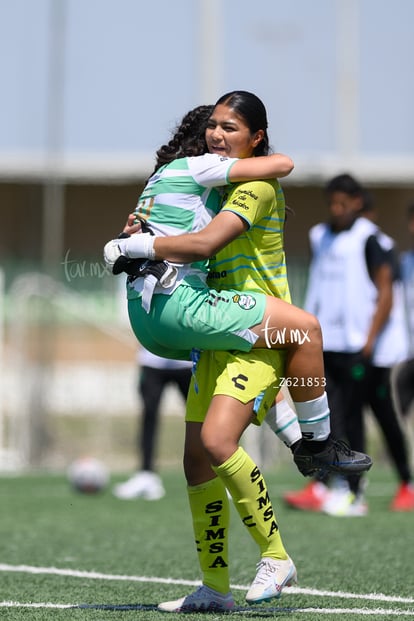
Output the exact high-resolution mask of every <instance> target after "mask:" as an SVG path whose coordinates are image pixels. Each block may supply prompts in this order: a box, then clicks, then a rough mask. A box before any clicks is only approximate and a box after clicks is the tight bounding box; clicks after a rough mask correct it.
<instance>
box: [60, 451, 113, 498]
mask: <svg viewBox="0 0 414 621" xmlns="http://www.w3.org/2000/svg"><path fill="white" fill-rule="evenodd" d="M67 476H68V480H69V483H70V484H71V486H72V487H73V489H75V490H76V491H77V492H82V493H83V494H96V493H98V492H101V491H103V490H104V489H105V487H106V486H107V485H108V482H109V473H108V470H107V469H106V467H105V466H104V464H103V463H102V462H101V461H99V459H95V458H94V457H80V458H79V459H76V460H75V461H74V462H72V463H71V464H70V466H69V468H68V471H67Z"/></svg>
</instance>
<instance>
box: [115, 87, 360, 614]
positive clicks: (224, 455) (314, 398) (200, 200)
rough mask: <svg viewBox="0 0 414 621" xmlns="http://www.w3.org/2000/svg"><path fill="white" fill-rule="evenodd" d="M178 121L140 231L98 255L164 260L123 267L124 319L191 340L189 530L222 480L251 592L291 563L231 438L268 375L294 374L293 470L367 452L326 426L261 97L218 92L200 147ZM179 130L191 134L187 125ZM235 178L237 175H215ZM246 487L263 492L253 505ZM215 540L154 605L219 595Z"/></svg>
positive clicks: (314, 341) (249, 466) (320, 374)
mask: <svg viewBox="0 0 414 621" xmlns="http://www.w3.org/2000/svg"><path fill="white" fill-rule="evenodd" d="M187 121H188V119H187ZM190 125H191V123H190V124H188V123H187V124H186V123H184V124H183V125H182V126H181V128H180V131H178V132H177V134H176V136H175V137H174V138H173V140H172V141H171V142H170V143H169V146H170V153H169V154H168V153H167V159H164V161H163V160H162V156H163V155H165V153H166V152H168V149H167V150H166V151H163V150H160V151H159V152H158V155H159V156H161V158H160V157H159V161H158V164H159V165H161V164H165V165H164V166H161V167H160V168H158V166H157V167H156V172H155V174H154V175H153V176H152V177H151V178H150V179H149V181H148V183H147V186H146V188H145V189H144V192H143V194H142V196H141V197H140V200H139V202H138V206H137V214H136V215H137V216H138V217H139V218H140V219H143V220H144V221H145V225H146V226H149V227H150V229H151V232H149V233H145V232H144V233H140V234H134V235H131V236H130V237H127V238H124V239H117V240H112V241H111V242H108V244H107V245H106V247H105V257H106V261H107V263H108V264H109V265H115V267H116V264H117V262H119V260H121V261H122V260H123V261H125V259H126V260H127V261H128V260H131V259H134V258H148V259H150V261H153V260H156V261H158V260H163V259H167V260H168V261H169V262H170V267H171V268H172V270H173V271H172V272H170V273H169V276H171V275H172V278H170V281H169V282H167V283H165V282H164V285H165V286H164V287H163V286H162V283H161V284H159V283H157V284H155V288H154V275H153V274H150V276H149V277H148V276H145V277H143V278H140V277H138V278H133V277H132V278H131V281H130V283H129V285H128V298H129V302H128V306H129V314H130V319H131V325H132V327H133V329H134V332H135V334H136V336H137V338H138V339H139V340H140V341H141V342H142V343H143V345H145V347H147V348H148V349H150V350H151V349H153V350H154V353H157V354H159V355H164V356H167V357H174V358H177V357H188V355H189V354H188V352H189V350H191V349H193V348H196V349H200V350H203V353H202V354H201V357H200V360H199V362H198V365H197V371H196V380H193V389H192V390H191V389H190V394H189V401H188V407H187V416H186V441H185V456H184V467H185V474H186V478H187V482H188V493H189V498H190V506H191V510H192V515H193V524H194V533H195V535H196V539H197V541H198V542H200V537H201V539H203V537H202V535H203V532H204V533H205V532H206V531H205V529H206V528H208V525H207V524H206V523H205V508H206V507H207V506H210V503H212V502H214V503H215V502H216V501H217V505H216V506H217V507H219V508H220V509H219V512H220V515H219V516H216V517H217V520H219V521H220V523H221V524H227V522H228V500H227V497H226V493H225V489H226V488H227V489H228V490H229V492H230V493H231V495H232V498H233V500H234V503H235V507H236V509H237V510H238V512H239V514H240V516H241V518H242V520H243V522H244V523H245V524H246V525H247V527H248V532H250V534H251V536H252V537H253V538H254V539H255V541H256V542H257V543H258V545H259V548H260V553H261V561H260V563H259V567H258V572H257V575H256V579H255V580H254V582H253V584H252V586H251V587H250V589H249V592H248V594H247V600H248V601H249V602H259V601H264V600H268V599H270V598H272V597H279V596H280V594H281V590H282V588H283V586H284V585H286V584H289V583H290V582H291V581H292V580H294V579H295V577H296V570H295V567H294V564H293V562H292V561H291V559H290V558H289V556H288V555H287V553H286V551H285V549H284V547H283V544H282V541H281V537H280V533H279V528H278V525H277V522H276V518H275V516H274V512H273V509H272V506H271V503H270V500H269V497H268V494H267V489H266V484H265V482H264V479H263V477H262V475H261V473H260V471H259V469H258V468H257V466H256V465H255V464H254V462H253V461H252V460H251V459H250V457H249V456H248V455H247V454H246V453H245V451H244V450H243V449H242V448H241V447H240V446H239V440H240V437H241V435H242V433H243V431H244V430H245V428H246V427H247V426H248V425H249V424H250V422H252V421H254V420H256V421H258V422H261V420H263V416H264V414H265V413H266V411H267V409H268V408H269V407H270V406H271V405H272V403H273V401H274V399H275V396H276V394H277V392H278V390H279V387H280V377H281V376H285V375H286V376H289V377H290V378H298V379H299V380H300V381H298V382H292V385H291V387H290V392H291V395H292V398H293V400H294V404H295V408H296V410H297V413H298V418H299V424H300V426H301V429H302V432H303V434H304V438H303V439H302V441H300V442H298V444H297V447H296V449H295V452H294V460H295V463H296V464H297V466H298V468H299V470H300V471H301V472H302V473H303V474H304V475H309V474H312V473H313V472H315V470H319V469H321V468H324V469H325V468H326V469H330V470H334V471H347V472H349V471H362V470H367V469H368V468H369V467H370V466H371V460H370V459H369V457H367V456H366V455H364V454H360V453H354V452H352V451H351V450H350V449H349V448H348V447H347V446H346V445H344V444H342V443H338V442H336V441H335V440H334V439H333V438H332V437H331V436H330V427H329V407H328V403H327V399H326V394H325V391H324V369H323V358H322V338H321V332H320V326H319V323H318V321H317V320H316V318H315V317H314V316H313V315H310V314H309V313H306V312H305V311H303V310H301V309H299V308H297V307H295V306H293V305H292V304H291V303H290V297H289V289H288V284H287V277H286V264H285V255H284V249H283V229H284V222H285V203H284V197H283V192H282V190H281V188H280V185H279V183H278V181H277V180H276V177H282V176H285V175H286V174H289V172H290V170H291V169H292V167H293V164H292V162H291V160H290V158H288V157H287V156H283V155H281V154H273V155H270V156H268V155H267V153H268V152H269V144H268V136H267V120H266V110H265V108H264V106H263V104H262V102H261V101H260V100H259V99H258V98H257V97H256V96H255V95H252V94H251V93H247V92H245V91H235V92H233V93H229V94H227V95H225V96H223V97H222V98H220V100H219V101H218V102H217V104H216V106H215V107H214V110H213V112H212V114H211V116H210V117H209V119H208V122H207V129H206V132H205V138H206V142H207V147H208V150H209V151H210V153H209V154H206V155H202V156H200V157H188V156H189V155H190V156H195V155H198V154H199V153H201V151H198V152H196V151H195V149H194V148H193V150H191V149H190V151H187V150H186V148H185V144H184V143H183V139H184V137H185V131H187V132H188V131H189V127H190ZM183 127H184V129H183ZM200 129H201V128H200V127H199V128H198V131H199V132H200ZM191 132H192V134H193V139H192V143H191V140H189V142H190V143H191V144H192V145H194V144H195V140H194V135H195V134H196V133H197V128H196V127H194V126H193V127H191ZM203 134H204V132H203ZM187 135H188V139H189V138H190V134H189V133H188V134H187ZM200 137H201V138H202V137H203V135H201V136H199V138H200ZM180 140H181V141H182V142H181V143H180ZM168 157H169V158H170V159H168ZM168 162H170V163H168ZM265 178H267V179H269V180H268V181H264V180H262V181H253V179H265ZM249 180H251V181H249ZM235 182H236V183H237V182H238V183H239V185H236V186H234V187H230V188H228V187H226V186H228V185H229V184H230V183H235ZM240 182H246V183H240ZM247 182H248V183H247ZM218 186H222V187H223V188H225V190H226V191H228V195H227V197H224V198H223V197H222V196H220V193H219V192H218V191H217V190H216V189H215V188H217V187H218ZM221 203H223V204H222V206H221V209H220V205H221ZM215 214H217V215H215ZM212 216H214V217H213V218H212ZM211 218H212V219H211ZM167 235H169V237H167ZM214 255H215V259H213V261H212V263H210V266H211V269H212V272H213V273H214V275H215V276H217V275H218V278H217V279H215V282H217V286H216V289H209V288H208V286H207V284H206V274H207V270H208V266H209V263H208V261H209V258H210V257H212V256H214ZM147 266H148V264H147ZM143 305H144V307H145V308H144V307H143ZM284 334H288V335H290V334H301V335H303V340H302V341H301V342H298V341H296V342H291V341H290V338H284V336H283V335H284ZM177 344H179V347H180V349H177ZM225 350H226V351H225ZM227 350H238V351H237V353H234V351H231V353H230V352H228V351H227ZM240 352H248V353H244V354H243V353H240ZM235 378H236V379H237V378H238V379H239V380H240V381H235ZM197 383H198V394H197V392H196V389H197V386H196V384H197ZM294 384H296V385H294ZM258 493H260V496H261V497H262V498H263V503H259V507H258V506H257V495H258ZM269 516H270V517H272V519H269ZM203 520H204V521H203ZM269 526H272V528H269ZM226 530H227V529H226V528H224V530H223V532H226ZM224 539H225V540H224V541H223V542H222V544H223V553H222V555H221V557H220V558H221V561H220V562H219V563H217V565H216V566H215V567H212V566H211V563H210V561H211V557H210V554H211V552H210V549H209V547H208V545H207V544H206V543H203V544H200V545H199V546H198V553H199V561H200V566H201V569H202V571H203V586H202V587H200V589H197V590H196V592H195V593H192V594H191V595H189V596H187V597H185V598H182V599H181V600H178V601H177V602H167V603H165V604H162V605H160V608H161V609H163V610H170V611H173V610H174V611H177V610H203V609H210V608H213V609H218V610H224V609H229V608H231V606H232V602H233V599H232V596H231V593H230V592H229V580H228V566H227V565H228V564H227V560H226V559H227V537H226V536H225V537H224ZM209 563H210V565H209ZM213 565H214V563H213Z"/></svg>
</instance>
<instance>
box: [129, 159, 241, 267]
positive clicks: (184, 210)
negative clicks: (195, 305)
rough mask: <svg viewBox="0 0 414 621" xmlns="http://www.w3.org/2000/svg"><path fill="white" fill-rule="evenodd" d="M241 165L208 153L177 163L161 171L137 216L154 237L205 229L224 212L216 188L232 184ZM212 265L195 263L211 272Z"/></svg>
mask: <svg viewBox="0 0 414 621" xmlns="http://www.w3.org/2000/svg"><path fill="white" fill-rule="evenodd" d="M236 161H237V159H235V158H226V157H221V156H219V155H216V154H211V153H207V154H205V155H200V156H198V157H185V158H180V159H177V160H174V161H173V162H171V163H170V164H166V165H165V166H163V167H162V168H160V169H159V170H158V171H157V172H156V173H155V174H154V175H153V176H152V177H151V178H150V179H149V180H148V183H147V185H146V187H145V188H144V191H143V192H142V194H141V196H140V197H139V200H138V204H137V207H136V210H135V213H136V215H137V217H138V218H140V219H142V220H145V221H146V222H147V223H148V224H149V225H150V226H151V229H152V231H153V232H154V235H157V236H162V237H164V236H167V235H182V234H183V233H196V232H197V231H200V230H201V229H203V228H205V227H206V226H207V224H208V223H209V222H210V221H211V219H212V218H213V217H214V216H215V215H216V214H217V212H218V211H219V209H220V203H221V196H220V193H219V191H218V190H216V189H215V188H217V187H220V186H226V185H227V184H228V183H229V178H228V176H229V171H230V169H231V167H232V166H233V164H234V163H235V162H236ZM207 264H208V261H199V262H197V263H193V264H192V266H193V267H194V268H196V269H199V270H202V271H203V272H205V273H206V272H207Z"/></svg>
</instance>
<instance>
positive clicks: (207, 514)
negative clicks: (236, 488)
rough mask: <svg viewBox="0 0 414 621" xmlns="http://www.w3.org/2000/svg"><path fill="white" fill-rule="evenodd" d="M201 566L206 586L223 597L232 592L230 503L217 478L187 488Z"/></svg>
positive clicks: (224, 489) (221, 483)
mask: <svg viewBox="0 0 414 621" xmlns="http://www.w3.org/2000/svg"><path fill="white" fill-rule="evenodd" d="M187 492H188V499H189V501H190V509H191V515H192V518H193V530H194V536H195V542H196V546H197V554H198V562H199V564H200V568H201V571H202V574H203V584H205V585H206V586H208V587H210V588H211V589H215V590H216V591H219V592H220V593H228V592H229V591H230V576H229V567H228V565H229V553H228V530H229V522H230V510H229V499H228V497H227V493H226V488H225V487H224V485H223V482H222V481H221V480H220V479H219V478H218V477H216V478H214V479H211V480H210V481H207V483H202V484H201V485H195V486H192V487H188V488H187Z"/></svg>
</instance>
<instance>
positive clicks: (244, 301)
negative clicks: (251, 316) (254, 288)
mask: <svg viewBox="0 0 414 621" xmlns="http://www.w3.org/2000/svg"><path fill="white" fill-rule="evenodd" d="M233 302H235V303H236V304H238V305H239V306H240V308H244V309H245V310H250V309H251V308H254V307H255V306H256V298H254V297H253V296H252V295H247V294H244V293H237V294H236V295H234V296H233Z"/></svg>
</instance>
